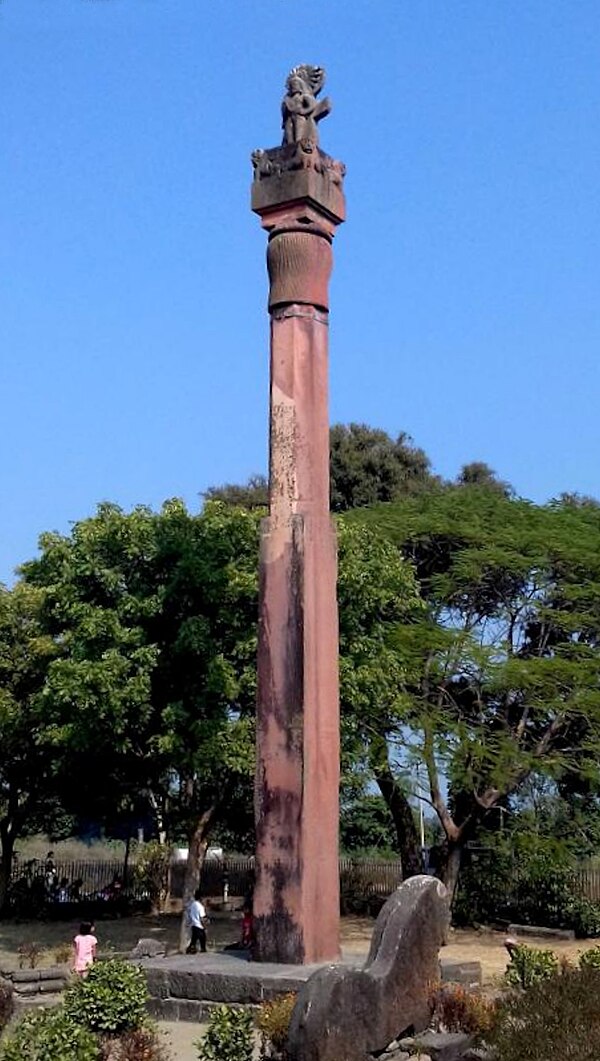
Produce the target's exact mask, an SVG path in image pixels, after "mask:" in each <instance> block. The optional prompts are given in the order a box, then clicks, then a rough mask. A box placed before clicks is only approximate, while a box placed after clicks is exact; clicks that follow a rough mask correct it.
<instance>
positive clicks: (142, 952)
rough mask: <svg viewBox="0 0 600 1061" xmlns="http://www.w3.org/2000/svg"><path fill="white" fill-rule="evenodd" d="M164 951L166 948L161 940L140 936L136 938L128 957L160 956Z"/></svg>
mask: <svg viewBox="0 0 600 1061" xmlns="http://www.w3.org/2000/svg"><path fill="white" fill-rule="evenodd" d="M166 953H167V948H166V946H165V944H164V943H162V942H161V940H158V939H146V938H142V939H139V940H138V942H137V943H136V945H135V947H134V948H133V950H131V951H130V952H129V955H128V957H129V958H131V959H133V960H135V959H136V958H160V957H161V956H162V955H163V954H166Z"/></svg>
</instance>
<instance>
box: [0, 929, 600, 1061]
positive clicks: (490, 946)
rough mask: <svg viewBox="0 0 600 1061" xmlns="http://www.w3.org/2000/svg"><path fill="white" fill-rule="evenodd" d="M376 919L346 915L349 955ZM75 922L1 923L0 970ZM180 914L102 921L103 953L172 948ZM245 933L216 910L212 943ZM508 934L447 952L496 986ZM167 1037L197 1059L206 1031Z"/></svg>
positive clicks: (534, 942) (464, 939) (556, 945)
mask: <svg viewBox="0 0 600 1061" xmlns="http://www.w3.org/2000/svg"><path fill="white" fill-rule="evenodd" d="M373 925H374V922H373V921H372V920H371V919H369V918H358V917H345V918H342V925H341V928H342V931H341V935H342V949H343V951H344V954H346V955H356V957H361V956H362V957H366V954H367V951H368V949H369V944H370V940H371V934H372V931H373ZM78 927H79V926H78V924H77V923H75V922H70V921H68V922H46V923H44V922H39V921H28V922H21V923H18V922H14V921H5V922H4V921H1V922H0V969H2V968H7V967H13V968H14V967H15V966H16V965H17V964H18V954H17V950H18V947H19V945H20V944H21V943H31V942H36V943H38V944H39V946H40V947H41V948H43V954H42V957H41V960H40V962H39V964H40V965H51V964H53V963H54V961H55V960H56V959H55V949H56V947H57V946H60V945H62V944H65V943H69V942H70V941H71V940H72V938H73V936H74V935H75V933H76V932H77V930H78ZM178 933H179V918H178V917H177V916H173V915H163V916H162V917H160V918H159V917H151V916H139V917H131V918H123V919H115V920H100V921H98V923H97V925H96V935H97V936H98V941H99V946H100V951H101V952H104V953H106V952H110V951H111V950H113V951H127V950H130V949H131V947H133V946H134V944H135V943H137V941H138V939H140V938H141V937H142V936H146V937H147V936H152V937H154V938H155V939H159V940H162V941H164V943H165V944H166V946H167V949H168V950H169V951H176V950H177V941H178ZM238 937H239V922H238V919H237V918H231V917H227V918H225V917H221V916H219V915H218V914H215V915H213V917H212V920H211V924H210V932H209V947H222V946H223V945H224V944H226V943H231V942H233V941H234V940H235V939H237V938H238ZM524 942H526V943H527V944H529V945H530V946H532V947H544V948H545V949H548V950H553V951H555V952H556V953H557V954H558V955H559V956H561V957H562V956H564V957H567V958H571V959H576V958H577V956H578V954H579V953H580V952H581V951H583V950H587V949H588V948H589V947H593V946H596V945H597V943H598V941H597V940H576V941H574V942H570V941H562V940H558V941H551V940H547V939H538V938H536V937H527V939H526V940H524ZM503 944H504V935H503V934H502V933H500V932H493V931H489V930H483V929H482V930H479V931H473V930H468V929H456V930H453V931H451V933H450V939H449V942H448V945H447V946H446V947H445V948H444V949H443V951H442V956H443V957H444V958H448V959H455V960H456V961H480V962H481V964H482V968H483V978H484V984H486V985H488V986H489V987H493V986H495V985H496V984H498V982H499V980H500V978H501V976H502V974H503V972H504V970H505V969H506V964H507V957H508V956H507V954H506V951H505V949H504V945H503ZM161 1030H162V1031H163V1033H164V1035H165V1041H166V1043H167V1044H168V1046H169V1050H170V1052H171V1054H172V1059H173V1061H196V1059H197V1051H196V1049H195V1048H194V1046H193V1043H194V1042H195V1041H196V1040H197V1039H198V1038H199V1037H200V1036H201V1035H202V1031H203V1027H202V1026H201V1025H197V1024H187V1023H181V1024H169V1023H164V1024H161Z"/></svg>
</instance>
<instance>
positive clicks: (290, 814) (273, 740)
mask: <svg viewBox="0 0 600 1061" xmlns="http://www.w3.org/2000/svg"><path fill="white" fill-rule="evenodd" d="M342 176H343V169H342V167H341V166H340V164H339V163H335V162H333V160H332V159H330V158H329V157H328V156H327V155H325V154H324V153H323V152H321V151H319V149H318V148H317V147H316V145H315V144H314V143H312V142H310V141H307V142H300V143H298V144H290V145H286V146H284V147H282V148H277V149H274V150H272V151H268V152H259V153H257V155H256V156H255V180H254V185H253V189H252V207H253V209H254V210H255V211H256V213H258V214H259V215H260V217H261V221H262V225H263V228H265V229H266V230H267V231H268V232H269V246H268V253H267V263H268V269H269V278H270V295H269V311H270V315H271V405H270V492H269V497H270V503H269V508H270V514H269V517H268V519H266V520H265V521H264V525H263V529H262V535H261V553H260V615H259V647H258V704H257V772H256V793H255V801H256V829H257V847H256V887H255V892H254V917H255V926H256V935H257V957H258V959H259V960H261V961H276V962H290V963H294V964H300V963H310V962H318V961H330V960H333V959H335V958H337V957H338V956H339V871H338V822H339V693H338V624H337V602H336V577H337V556H336V540H335V531H334V528H333V525H332V522H331V518H330V515H329V419H328V305H329V300H328V282H329V276H330V273H331V267H332V249H331V242H332V239H333V235H334V232H335V228H336V226H337V225H338V224H339V223H340V222H341V221H343V220H344V216H345V207H344V198H343V192H342V187H341V184H342Z"/></svg>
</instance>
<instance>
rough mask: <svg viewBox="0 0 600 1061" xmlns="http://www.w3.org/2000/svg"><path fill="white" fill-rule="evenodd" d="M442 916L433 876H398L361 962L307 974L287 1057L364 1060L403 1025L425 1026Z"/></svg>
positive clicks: (442, 901) (445, 910) (440, 891)
mask: <svg viewBox="0 0 600 1061" xmlns="http://www.w3.org/2000/svg"><path fill="white" fill-rule="evenodd" d="M448 920H449V906H448V895H447V893H446V889H445V888H444V886H443V885H442V884H441V882H440V881H439V880H436V878H435V877H425V876H420V877H411V878H410V879H409V880H407V881H405V882H404V884H402V885H401V886H400V887H399V888H398V889H397V890H396V891H395V892H394V893H393V894H392V895H391V896H390V898H389V899H388V900H387V902H386V904H385V906H384V907H383V908H382V910H381V912H380V914H379V917H378V918H377V921H376V923H375V928H374V930H373V938H372V941H371V949H370V951H369V957H368V958H367V961H366V963H365V965H364V967H363V968H362V969H352V968H348V967H347V966H344V965H330V966H328V967H326V968H323V969H319V971H318V972H316V973H313V975H312V976H311V977H310V979H309V980H307V981H306V983H305V985H304V987H302V989H301V990H300V992H299V994H298V1000H297V1002H296V1006H295V1008H294V1012H293V1014H292V1019H291V1022H290V1030H289V1036H288V1042H287V1053H286V1057H289V1058H290V1061H342V1058H343V1061H366V1058H367V1056H368V1055H370V1054H375V1055H379V1054H380V1053H382V1052H383V1051H384V1050H385V1049H386V1047H387V1046H388V1044H389V1043H391V1042H392V1040H394V1039H396V1038H397V1037H398V1038H399V1037H400V1036H401V1035H402V1034H406V1032H407V1031H408V1030H411V1031H413V1030H414V1031H422V1030H423V1029H424V1028H426V1027H427V1024H428V1022H429V1017H430V1008H429V991H430V987H431V984H432V983H434V982H435V981H436V980H438V979H439V959H438V952H439V949H440V947H441V946H442V943H443V942H444V938H445V936H446V932H447V928H448ZM432 1052H433V1051H432Z"/></svg>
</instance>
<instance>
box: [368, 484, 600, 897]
mask: <svg viewBox="0 0 600 1061" xmlns="http://www.w3.org/2000/svg"><path fill="white" fill-rule="evenodd" d="M354 518H356V519H357V520H358V519H360V520H362V521H363V522H364V523H366V524H367V525H370V526H376V527H378V528H379V531H380V533H382V534H384V535H385V536H386V537H387V538H388V540H390V541H392V542H393V543H394V544H395V545H396V546H397V547H398V548H399V549H401V550H402V551H403V553H404V554H405V555H406V556H408V557H410V558H411V559H412V560H413V562H414V563H415V567H416V571H417V575H418V578H419V582H420V587H421V593H422V596H423V598H424V600H425V601H426V605H427V607H426V611H425V613H424V615H423V618H422V620H421V622H419V623H417V624H412V625H411V626H405V627H404V628H402V627H398V628H397V630H396V642H395V643H396V648H397V651H398V653H399V655H400V657H401V658H402V659H403V660H407V658H410V659H411V660H412V673H413V674H417V675H418V680H413V681H412V684H410V686H409V689H408V692H409V698H410V706H409V709H408V710H407V711H406V712H405V713H404V716H403V718H402V722H401V727H400V728H399V727H398V726H397V725H395V724H394V719H393V718H390V725H389V728H387V727H386V726H385V724H384V720H381V719H380V718H379V716H378V715H377V714H376V715H375V721H376V723H378V724H379V725H380V729H381V732H385V733H386V737H387V747H388V763H389V766H390V770H392V771H393V770H394V769H395V766H394V764H393V762H392V757H391V755H390V754H389V749H390V748H392V747H393V746H394V741H395V742H396V745H397V746H402V748H403V756H404V761H405V762H407V761H408V762H411V761H414V760H417V761H419V760H421V761H423V762H424V763H425V766H426V769H427V776H428V799H429V801H430V803H431V805H432V806H433V808H434V809H435V812H436V814H437V816H438V818H439V821H440V824H441V826H442V828H443V830H444V833H445V837H446V859H445V865H444V867H443V877H444V879H445V881H446V883H447V885H448V886H449V888H450V890H451V892H454V889H455V886H456V882H457V878H458V873H459V869H460V863H461V857H462V852H463V850H464V845H465V843H466V842H467V841H468V839H469V838H470V837H471V836H472V835H473V832H474V830H475V828H476V826H477V824H478V823H479V822H480V821H481V820H482V819H483V818H485V817H486V816H487V815H489V813H490V812H491V811H492V810H493V809H494V808H496V807H497V806H498V805H499V804H501V803H502V802H503V801H504V800H506V798H507V797H508V796H509V795H510V794H511V793H514V792H517V791H519V789H520V787H521V786H522V785H523V783H524V782H525V781H526V779H528V778H529V777H531V776H532V775H535V774H538V773H540V774H545V775H547V776H550V777H555V778H561V777H565V776H567V775H573V774H575V775H576V776H577V777H578V778H583V777H588V778H591V779H592V780H593V783H594V784H597V783H598V782H599V781H600V778H599V775H598V761H599V757H600V685H599V678H600V655H599V652H598V647H599V645H598V637H599V634H600V509H598V508H597V507H595V506H590V505H587V506H581V505H574V504H572V503H566V504H565V503H552V504H550V505H548V506H542V507H538V506H535V505H532V504H530V503H528V502H525V501H519V500H513V499H510V498H508V497H506V496H505V495H504V494H503V493H501V492H499V491H497V490H495V489H489V487H487V486H486V487H467V486H460V487H452V488H447V489H444V490H439V491H433V492H430V493H429V494H423V495H420V496H418V497H415V498H414V499H409V500H407V501H405V502H403V503H398V504H396V505H391V506H387V507H386V508H385V509H381V508H380V509H377V508H375V509H372V510H370V511H365V512H364V513H362V514H361V513H356V514H355V517H354ZM408 670H409V671H410V670H411V666H409V667H408Z"/></svg>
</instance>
